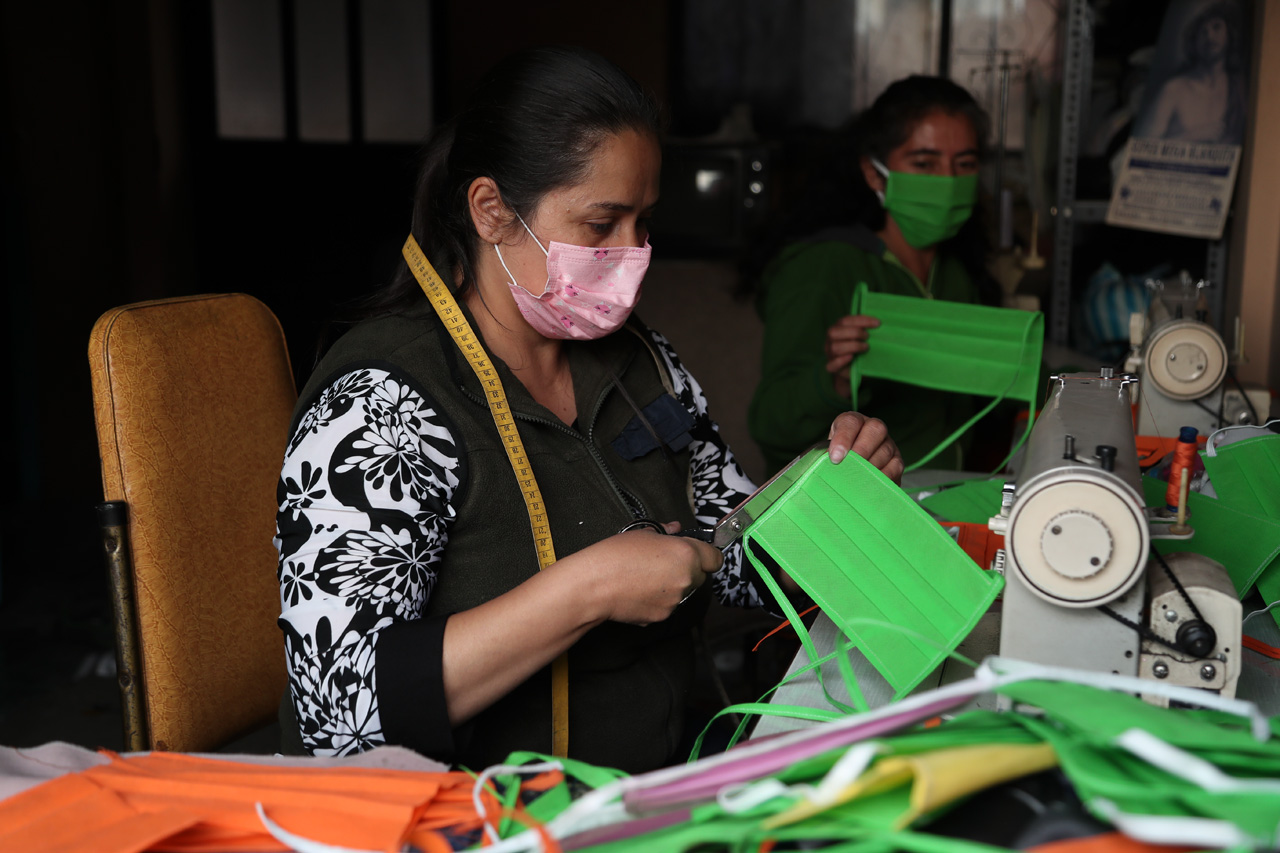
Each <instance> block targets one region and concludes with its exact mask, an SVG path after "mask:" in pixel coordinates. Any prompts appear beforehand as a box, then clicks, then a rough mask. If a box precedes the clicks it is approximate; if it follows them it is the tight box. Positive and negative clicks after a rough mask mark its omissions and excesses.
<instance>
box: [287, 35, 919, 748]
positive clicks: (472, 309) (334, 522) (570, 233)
mask: <svg viewBox="0 0 1280 853" xmlns="http://www.w3.org/2000/svg"><path fill="white" fill-rule="evenodd" d="M658 169H659V146H658V121H657V111H656V109H655V107H654V105H653V104H652V102H651V101H650V100H649V99H648V98H647V97H646V96H645V95H644V93H643V92H642V91H641V90H640V89H639V87H638V86H637V85H636V84H635V82H634V81H632V80H631V79H630V78H629V77H627V76H626V75H625V74H624V73H622V72H621V71H620V70H619V69H617V68H616V67H614V66H613V65H611V64H609V63H608V62H606V61H605V60H603V59H601V58H600V57H598V56H596V55H594V54H591V53H589V52H586V51H580V50H570V49H547V50H537V51H532V52H529V53H525V54H522V55H519V56H516V57H513V58H511V59H509V60H507V61H505V62H504V63H502V64H501V65H499V66H498V67H497V68H496V69H495V70H494V71H493V72H491V73H490V75H489V76H488V77H487V78H486V79H485V80H484V81H483V82H482V84H481V86H480V88H479V90H478V91H477V92H476V94H475V95H474V96H473V98H472V100H471V102H470V103H469V104H468V106H467V107H466V108H465V109H464V110H463V111H462V112H461V113H460V114H459V115H458V116H456V117H455V118H454V119H453V120H452V121H450V122H449V123H448V124H446V125H444V126H443V127H442V128H440V130H439V131H438V132H437V133H435V134H434V136H433V137H432V139H431V140H430V141H429V143H428V146H427V150H426V157H425V164H424V168H423V170H422V174H421V177H420V179H419V182H418V188H417V194H416V200H415V205H414V214H413V223H412V228H411V236H412V240H411V241H409V242H408V243H407V244H406V259H407V260H406V263H405V265H404V266H403V268H402V269H401V270H400V271H399V273H398V274H397V276H396V278H395V279H394V280H393V281H392V283H391V284H390V286H389V287H388V289H387V290H386V291H385V292H383V293H382V294H380V295H379V296H378V297H377V298H376V299H375V301H374V302H373V303H372V304H371V305H369V306H368V311H367V312H366V314H367V316H366V319H364V320H363V321H362V322H360V323H359V324H357V325H355V326H354V328H352V329H351V330H350V331H348V332H347V333H346V334H345V335H344V336H343V337H342V338H341V339H339V340H338V341H337V342H336V343H335V344H334V346H333V347H332V348H331V349H330V350H329V352H328V353H327V354H326V355H325V356H324V358H323V359H322V360H321V362H320V363H319V365H318V366H317V367H316V369H315V371H314V373H313V376H312V378H311V380H310V381H309V382H308V384H307V385H306V387H305V388H304V389H303V390H302V392H301V394H300V397H299V403H298V408H297V411H296V414H295V419H294V425H293V430H292V437H291V439H290V442H289V445H288V448H287V451H286V456H285V460H284V468H283V471H282V474H281V479H280V485H279V491H278V494H279V506H280V510H279V515H278V524H277V527H278V535H277V539H276V542H277V547H278V548H279V551H280V584H281V603H282V611H283V612H282V614H281V618H280V624H281V627H282V629H283V631H284V633H285V640H286V650H287V655H288V662H289V672H290V690H289V695H288V696H287V697H286V701H285V702H284V704H283V706H282V718H283V720H284V723H285V726H284V728H285V737H286V742H290V741H292V746H293V748H294V749H295V750H301V751H305V752H310V753H315V754H325V755H335V754H338V755H340V754H347V753H351V752H356V751H360V750H363V749H365V748H368V747H372V746H375V745H378V744H383V743H393V744H400V745H404V746H409V747H412V748H414V749H416V750H418V751H420V752H422V753H424V754H427V755H430V756H433V757H436V758H438V759H441V760H443V761H447V762H451V763H458V764H462V765H465V766H468V767H471V768H474V769H477V770H478V769H479V768H481V767H484V766H487V765H490V764H494V763H497V762H501V761H502V760H504V759H505V758H506V757H507V755H508V754H510V753H511V752H512V751H515V750H533V751H538V752H544V753H549V752H551V751H552V750H553V746H555V745H556V743H557V741H554V740H553V735H552V728H553V715H554V713H555V709H556V708H557V707H563V708H567V717H568V754H569V755H570V756H572V757H574V758H578V759H582V760H586V761H589V762H592V763H595V764H601V765H607V766H612V767H618V768H621V769H624V770H627V771H632V772H635V771H642V770H647V769H651V768H653V767H658V766H661V765H663V764H665V763H668V762H670V761H673V760H676V759H678V758H680V757H681V756H679V755H677V754H676V748H677V745H678V744H679V742H680V739H681V736H682V731H681V729H682V725H683V717H684V699H685V695H686V694H687V692H688V689H689V686H690V681H691V677H692V670H693V665H692V643H691V638H690V630H691V628H692V627H693V626H694V625H695V624H696V623H697V622H698V620H699V619H700V618H701V616H702V614H703V613H704V611H705V609H706V607H707V604H708V601H709V599H710V597H711V596H712V595H715V596H717V597H718V598H719V599H720V600H721V601H723V602H726V603H732V604H741V605H759V604H762V603H763V601H764V599H763V598H762V597H761V595H760V592H759V591H758V590H757V588H756V586H755V583H756V581H755V579H754V578H752V577H750V570H749V569H748V568H746V567H745V561H744V560H743V557H742V553H741V548H740V546H736V545H735V546H733V547H731V548H729V549H727V550H726V551H725V552H724V553H723V554H722V553H721V552H720V551H719V550H718V549H716V548H714V547H712V546H711V545H708V544H706V543H704V542H701V541H698V540H696V539H692V538H684V537H679V536H672V535H666V534H664V533H660V532H657V531H655V530H652V529H650V530H631V531H628V532H621V533H620V532H619V531H620V530H621V529H622V528H623V527H625V526H627V525H628V524H629V523H631V522H634V521H635V520H637V519H640V518H650V519H657V520H659V521H660V522H663V526H664V527H665V530H666V533H672V532H676V531H677V530H679V529H680V528H681V527H684V528H692V527H697V526H703V525H708V524H713V523H714V522H715V521H716V520H717V519H719V518H720V517H722V516H723V515H724V514H725V513H726V512H727V511H728V510H729V509H731V508H732V507H733V506H734V505H736V504H737V503H738V502H739V501H740V500H741V499H742V498H743V497H745V496H746V495H747V494H749V493H750V491H751V490H752V488H753V486H752V484H751V483H750V482H749V481H748V480H747V478H746V477H745V476H744V475H743V474H742V471H741V470H740V469H739V467H738V465H737V463H736V462H735V461H734V457H733V455H732V453H731V452H730V451H729V449H728V448H727V447H726V446H725V445H724V443H723V441H722V440H721V439H720V436H719V432H718V430H717V429H716V427H715V424H714V423H713V422H712V421H711V420H710V418H709V417H708V415H707V410H706V402H705V400H704V398H703V395H702V391H701V389H700V388H699V386H698V384H697V383H696V382H695V381H694V380H693V378H692V377H691V376H690V375H689V374H688V372H687V371H686V370H685V369H684V368H683V366H682V365H681V363H680V361H679V359H678V358H677V356H676V354H675V353H674V352H673V351H672V349H671V347H670V345H669V344H668V342H667V341H666V340H665V339H664V338H663V337H662V336H660V335H658V334H656V333H654V332H652V331H650V330H648V329H647V328H645V327H644V326H643V325H641V324H640V323H639V322H638V321H637V320H636V319H635V318H634V317H633V316H631V312H632V309H633V308H634V306H635V303H636V300H637V298H638V297H639V294H640V285H641V282H642V280H643V276H644V271H645V268H646V267H647V265H648V261H649V254H650V249H649V246H648V230H647V223H648V219H649V215H650V211H651V210H652V208H653V206H654V205H655V204H656V203H657V200H658V198H657V194H658ZM428 267H430V268H431V269H433V270H434V271H436V272H438V275H439V279H435V280H433V279H432V277H431V274H430V272H429V271H428ZM433 281H438V283H439V286H440V287H442V288H445V289H447V290H448V291H451V298H443V297H440V296H439V291H436V292H435V295H432V296H431V298H428V296H426V295H424V293H426V292H428V291H429V290H430V288H431V287H432V286H433V285H432V282H433ZM423 282H426V285H425V286H424V285H423ZM463 327H465V330H466V331H465V333H464V332H462V331H460V329H462V328H463ZM455 334H457V335H459V336H458V337H455ZM477 353H482V354H483V361H482V364H481V365H480V366H479V368H478V369H477V365H476V364H474V363H473V359H475V358H477V357H479V356H478V355H477ZM494 383H500V386H501V389H502V396H503V397H505V408H504V406H503V404H502V403H501V401H500V399H499V398H498V397H497V396H496V394H495V391H494V389H495V387H496V385H495V384H494ZM491 407H492V408H491ZM494 410H499V411H500V412H501V411H505V412H509V413H510V417H509V420H508V421H507V422H506V426H504V427H502V428H500V426H499V425H498V424H496V423H495V417H494ZM500 420H501V415H500ZM513 431H514V434H515V435H518V439H519V443H520V446H521V447H522V449H523V453H522V454H519V460H518V461H517V462H516V464H515V466H514V469H518V470H519V471H520V475H519V476H517V473H516V470H513V463H512V460H511V459H510V458H509V456H508V452H507V448H508V446H510V445H511V443H512V436H513ZM848 452H855V453H859V454H861V455H863V456H866V457H867V458H869V459H871V460H872V462H873V463H875V464H877V465H878V466H880V467H881V468H883V469H884V470H885V471H886V473H888V474H889V475H890V476H892V477H896V476H898V475H899V474H900V473H901V470H902V465H901V458H900V457H899V455H898V453H897V450H896V448H895V446H894V444H893V442H892V441H890V440H889V439H888V437H887V435H886V433H885V429H884V426H883V424H881V423H879V422H878V421H874V420H868V419H864V418H861V417H860V416H858V415H856V414H853V413H847V414H845V415H842V416H841V417H839V418H838V419H837V420H836V422H835V423H834V424H833V426H832V451H831V453H832V457H833V459H835V460H836V461H839V459H840V458H842V457H843V456H844V455H845V454H847V453H848ZM533 480H536V485H537V489H538V494H537V499H536V501H532V503H536V504H537V506H536V507H534V509H535V510H536V511H537V513H538V515H536V516H535V515H534V514H531V512H530V507H529V506H528V504H529V503H530V501H528V500H527V498H528V497H529V494H530V493H529V490H528V483H529V482H532V481H533ZM535 517H536V518H544V519H545V520H546V526H545V528H537V529H535V528H536V527H537V524H536V522H535V523H533V526H531V518H535ZM548 549H550V550H553V552H554V556H553V557H551V558H550V559H548V558H547V556H546V553H547V551H548ZM543 564H546V565H545V566H544V565H543ZM566 653H567V661H568V663H567V669H563V668H561V664H558V663H555V662H557V661H560V660H564V659H565V656H566ZM553 670H559V672H560V673H566V672H567V693H564V694H561V695H562V696H567V702H564V703H562V704H559V705H558V704H557V703H558V702H559V701H560V700H557V699H555V698H553V697H554V695H555V691H556V689H557V687H556V686H555V685H557V684H564V683H565V681H562V680H561V679H560V676H559V675H553ZM290 735H292V736H293V737H292V738H290ZM560 743H562V741H560Z"/></svg>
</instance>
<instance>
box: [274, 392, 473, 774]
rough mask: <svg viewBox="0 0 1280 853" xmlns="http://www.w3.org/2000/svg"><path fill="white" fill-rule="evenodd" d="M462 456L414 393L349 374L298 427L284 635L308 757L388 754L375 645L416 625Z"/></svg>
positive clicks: (290, 482) (284, 545)
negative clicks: (388, 633) (396, 627)
mask: <svg viewBox="0 0 1280 853" xmlns="http://www.w3.org/2000/svg"><path fill="white" fill-rule="evenodd" d="M458 466H459V461H458V451H457V447H456V445H455V442H454V439H453V436H452V435H451V434H450V431H449V430H448V428H447V426H446V422H445V421H444V419H443V418H441V417H440V416H439V414H438V413H437V412H436V411H435V409H434V408H433V407H432V405H431V403H430V401H429V400H428V399H427V398H425V397H424V396H423V395H422V394H421V393H419V392H418V391H416V390H415V389H413V388H412V387H410V386H409V385H408V384H406V383H405V382H404V381H403V380H402V379H401V378H399V377H397V376H396V375H394V374H393V373H391V372H388V371H387V370H383V369H363V370H353V371H351V372H349V373H346V374H345V375H343V376H340V377H339V378H338V379H336V380H335V381H333V382H332V383H330V384H329V386H328V387H327V388H326V389H325V390H324V391H323V392H322V393H321V394H320V395H319V397H317V398H316V400H315V402H314V403H312V404H311V406H310V407H309V408H308V409H307V410H306V412H305V413H304V414H303V416H302V418H301V419H300V420H299V422H298V425H297V428H296V429H295V431H294V434H293V435H292V436H291V438H290V440H289V444H288V447H287V449H286V452H285V459H284V466H283V469H282V471H281V474H280V481H279V483H278V485H277V498H278V514H277V518H276V547H277V549H278V550H279V552H280V565H279V580H280V604H281V611H282V612H281V616H280V625H281V627H282V629H283V630H284V634H285V650H286V653H287V655H288V660H289V685H290V691H291V694H292V697H293V704H294V710H295V713H296V714H297V717H298V722H299V728H300V729H301V732H302V737H303V744H304V746H305V747H306V748H307V749H308V750H309V751H310V752H313V753H314V754H317V755H346V754H350V753H354V752H359V751H361V750H364V749H367V748H369V747H371V746H374V745H377V744H380V743H384V742H386V735H385V730H384V727H385V719H384V716H385V715H384V714H382V713H380V711H381V710H382V709H380V708H379V702H378V684H377V676H378V670H377V669H376V668H375V661H376V659H377V657H376V656H377V650H378V643H379V637H380V634H382V632H384V631H385V630H386V629H387V628H388V627H389V626H391V625H392V624H403V623H405V622H406V621H412V620H418V619H420V618H421V617H422V614H423V612H424V609H425V607H426V603H427V599H428V598H429V596H430V595H431V590H432V587H433V586H434V584H435V580H436V567H437V565H438V564H439V560H440V556H441V553H442V551H443V549H444V546H445V542H446V540H447V538H448V530H449V525H450V523H451V522H452V521H453V520H454V518H455V510H454V507H453V496H454V491H455V490H456V488H457V486H458Z"/></svg>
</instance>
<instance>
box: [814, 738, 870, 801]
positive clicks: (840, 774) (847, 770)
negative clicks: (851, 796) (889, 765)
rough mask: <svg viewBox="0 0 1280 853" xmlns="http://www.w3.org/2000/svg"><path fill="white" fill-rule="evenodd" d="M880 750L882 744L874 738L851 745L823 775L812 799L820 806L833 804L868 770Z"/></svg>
mask: <svg viewBox="0 0 1280 853" xmlns="http://www.w3.org/2000/svg"><path fill="white" fill-rule="evenodd" d="M880 751H881V747H880V744H878V743H876V742H875V741H873V740H872V741H863V742H862V743H856V744H854V745H853V746H851V747H849V748H848V749H847V750H845V753H844V755H842V756H840V760H839V761H837V762H836V763H835V764H833V765H832V766H831V769H830V770H828V771H827V775H826V776H824V777H822V781H821V782H819V783H818V787H816V788H814V790H813V796H811V797H810V798H809V799H810V801H811V802H813V803H814V805H819V806H829V805H833V804H834V803H835V802H836V799H837V798H838V797H839V796H840V793H841V792H842V791H843V790H844V789H845V788H848V787H849V786H850V785H852V784H853V783H854V782H856V781H857V780H858V777H859V776H861V775H862V774H863V773H865V772H866V771H867V767H868V766H870V764H871V761H872V760H873V759H874V758H875V757H876V756H877V755H878V754H879V753H880Z"/></svg>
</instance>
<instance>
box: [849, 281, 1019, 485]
mask: <svg viewBox="0 0 1280 853" xmlns="http://www.w3.org/2000/svg"><path fill="white" fill-rule="evenodd" d="M849 313H851V314H866V315H868V316H871V317H875V318H877V319H878V320H879V321H880V325H879V326H878V327H876V328H875V329H873V330H872V331H871V334H870V335H869V336H868V339H867V340H868V344H869V348H868V349H867V351H866V352H864V353H862V354H861V355H859V356H858V357H857V358H855V359H854V360H853V366H852V367H851V369H850V371H849V382H850V384H851V385H852V386H853V399H855V400H856V399H858V386H859V384H860V383H861V381H862V380H863V379H864V378H869V377H875V378H879V379H891V380H893V381H895V382H905V383H907V384H909V385H919V386H921V387H924V388H934V389H937V390H939V391H955V392H958V393H962V394H975V395H979V396H983V397H991V398H992V400H991V401H990V402H989V403H988V404H987V405H986V406H985V407H984V408H983V409H982V410H981V411H979V412H978V413H977V414H975V415H974V416H973V417H972V418H970V419H969V421H968V422H966V423H965V424H964V425H963V426H961V427H960V428H959V429H957V430H956V431H955V432H953V433H952V434H951V435H950V436H948V437H947V438H946V439H944V440H943V441H942V443H941V444H939V445H938V446H937V447H935V448H934V449H933V450H932V451H931V452H929V453H928V454H926V455H925V456H924V457H923V458H922V459H919V460H917V461H916V462H914V463H913V464H912V465H911V468H917V467H919V466H921V465H923V464H924V463H926V462H928V461H929V460H930V459H932V458H933V457H934V456H936V455H937V454H938V452H939V451H941V450H943V449H944V448H946V447H947V446H948V445H950V444H951V443H952V442H953V441H955V440H956V439H957V438H959V437H960V436H961V435H963V434H964V433H965V431H967V430H968V429H969V428H970V427H971V426H973V425H974V424H975V423H977V422H978V421H979V420H980V419H981V418H982V417H983V416H984V415H985V414H986V413H987V412H989V411H991V409H992V408H994V407H995V405H996V404H997V403H999V402H1000V401H1001V400H1003V399H1006V398H1008V399H1012V400H1018V401H1020V402H1023V403H1025V404H1026V405H1027V407H1028V408H1029V409H1030V417H1029V418H1028V419H1027V428H1026V431H1025V432H1024V433H1023V436H1022V437H1023V438H1025V437H1026V433H1027V432H1030V430H1031V424H1032V422H1033V421H1034V420H1035V412H1036V401H1037V398H1038V395H1039V393H1040V389H1039V383H1040V355H1041V351H1042V350H1043V348H1044V315H1043V314H1041V313H1040V312H1038V311H1020V310H1015V309H1013V308H992V307H989V306H986V305H968V304H965V303H962V302H938V301H935V300H932V299H918V298H916V297H913V296H897V295H895V294H892V293H874V292H872V291H871V290H870V289H869V288H868V287H867V285H866V283H865V282H860V283H859V284H858V286H857V287H856V288H854V293H853V303H852V305H851V306H850V308H849ZM889 427H890V429H892V428H893V425H892V424H890V425H889ZM1000 467H1003V463H1002V464H1001V466H1000Z"/></svg>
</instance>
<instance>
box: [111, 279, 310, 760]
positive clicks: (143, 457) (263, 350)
mask: <svg viewBox="0 0 1280 853" xmlns="http://www.w3.org/2000/svg"><path fill="white" fill-rule="evenodd" d="M89 362H90V367H91V371H92V375H93V403H94V418H95V421H96V423H97V428H98V448H99V453H100V454H101V457H102V485H103V492H104V495H105V498H106V502H105V503H104V504H102V505H101V506H100V508H99V515H100V521H102V525H103V532H104V538H103V542H104V547H105V549H106V552H107V564H108V569H109V571H110V573H111V576H112V589H113V596H114V602H113V604H114V611H115V620H116V640H117V644H116V648H117V664H118V677H119V681H120V689H121V698H122V701H123V709H124V726H125V745H126V748H127V749H129V750H143V749H156V750H171V751H178V752H205V751H211V750H215V749H218V748H219V747H221V746H225V745H226V744H227V743H229V742H231V741H233V740H235V739H236V738H238V737H240V736H242V735H244V734H246V733H248V732H252V731H254V730H256V729H258V728H260V727H262V726H263V725H265V724H267V723H270V722H271V721H273V720H274V719H275V715H276V709H277V707H278V705H279V702H280V697H281V695H282V693H283V690H284V687H285V683H286V677H285V658H284V642H283V638H282V635H281V632H280V630H279V628H277V626H276V619H277V617H278V616H279V615H280V599H279V589H278V586H277V581H276V550H275V548H274V547H273V545H272V541H271V540H272V536H274V534H275V511H276V481H277V479H278V478H279V475H280V464H281V461H282V459H283V458H284V448H285V443H286V441H287V438H288V436H287V432H288V428H289V420H290V418H291V416H292V412H293V406H294V402H295V400H296V399H297V390H296V388H295V386H294V382H293V374H292V371H291V368H290V365H289V355H288V351H287V349H286V348H285V340H284V334H283V332H282V331H281V328H280V323H279V321H278V320H277V319H276V317H275V315H274V314H272V313H271V311H270V310H269V309H268V308H267V307H266V306H265V305H263V304H262V303H261V302H259V301H258V300H257V299H254V298H253V297H251V296H248V295H246V294H241V293H225V294H211V295H207V296H188V297H180V298H174V299H159V300H154V301H150V302H139V303H135V304H132V305H125V306H123V307H120V308H115V309H113V310H111V311H108V312H107V313H106V314H104V315H103V316H102V317H101V318H100V319H99V320H98V322H97V323H96V324H95V325H94V327H93V332H92V334H91V336H90V341H89Z"/></svg>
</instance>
